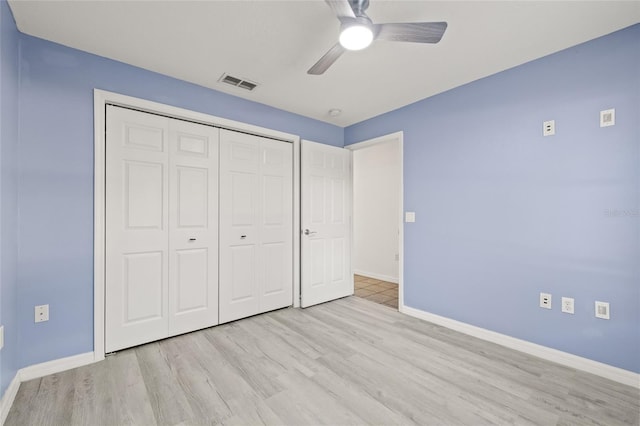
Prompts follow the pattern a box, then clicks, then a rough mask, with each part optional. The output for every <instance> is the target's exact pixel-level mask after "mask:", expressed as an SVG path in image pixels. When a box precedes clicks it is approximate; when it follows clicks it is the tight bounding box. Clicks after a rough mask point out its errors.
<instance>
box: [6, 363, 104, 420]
mask: <svg viewBox="0 0 640 426" xmlns="http://www.w3.org/2000/svg"><path fill="white" fill-rule="evenodd" d="M96 361H97V360H96V358H95V356H94V355H93V352H87V353H84V354H79V355H73V356H69V357H66V358H60V359H54V360H53V361H48V362H43V363H41V364H35V365H30V366H29V367H24V368H21V369H20V370H18V371H17V372H16V375H15V377H14V378H13V380H12V381H11V383H10V384H9V387H7V390H6V391H5V392H4V395H3V396H2V400H1V401H0V425H3V424H4V421H5V420H6V419H7V415H8V414H9V410H10V409H11V406H12V405H13V400H14V399H15V397H16V395H17V393H18V389H19V388H20V383H22V382H26V381H27V380H32V379H37V378H39V377H43V376H47V375H49V374H55V373H60V372H62V371H66V370H70V369H72V368H76V367H82V366H83V365H87V364H92V363H94V362H96Z"/></svg>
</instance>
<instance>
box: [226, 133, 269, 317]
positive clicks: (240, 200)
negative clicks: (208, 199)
mask: <svg viewBox="0 0 640 426" xmlns="http://www.w3.org/2000/svg"><path fill="white" fill-rule="evenodd" d="M259 177H260V143H259V139H257V138H256V137H255V136H252V135H246V134H243V133H237V132H232V131H228V130H221V131H220V323H224V322H229V321H233V320H236V319H239V318H244V317H248V316H251V315H255V314H257V313H259V312H260V304H259V303H260V300H259V297H260V296H259V293H260V291H259V289H260V287H261V283H260V280H261V274H260V271H259V270H258V265H259V263H260V262H261V253H260V251H259V242H260V240H261V236H260V234H259V231H260V227H259V207H260V193H259V192H260V191H259V189H260V188H259V186H258V183H259Z"/></svg>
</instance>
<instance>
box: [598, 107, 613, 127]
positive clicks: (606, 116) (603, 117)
mask: <svg viewBox="0 0 640 426" xmlns="http://www.w3.org/2000/svg"><path fill="white" fill-rule="evenodd" d="M615 124H616V110H615V109H605V110H604V111H600V127H609V126H615Z"/></svg>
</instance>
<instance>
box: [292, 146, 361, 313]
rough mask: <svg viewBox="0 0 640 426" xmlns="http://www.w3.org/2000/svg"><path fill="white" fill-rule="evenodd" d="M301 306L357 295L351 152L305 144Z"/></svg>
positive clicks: (303, 154)
mask: <svg viewBox="0 0 640 426" xmlns="http://www.w3.org/2000/svg"><path fill="white" fill-rule="evenodd" d="M301 149H302V162H301V165H300V167H301V175H302V176H301V177H302V178H301V184H300V186H301V201H302V212H301V216H302V218H301V224H302V229H303V233H302V240H301V257H302V260H301V264H302V265H301V275H302V280H301V281H302V284H301V296H302V298H301V305H302V307H303V308H306V307H308V306H312V305H316V304H318V303H323V302H327V301H329V300H334V299H338V298H340V297H345V296H349V295H352V294H353V274H352V273H351V191H352V188H351V152H350V151H349V150H347V149H344V148H337V147H335V146H329V145H323V144H319V143H314V142H309V141H302V146H301Z"/></svg>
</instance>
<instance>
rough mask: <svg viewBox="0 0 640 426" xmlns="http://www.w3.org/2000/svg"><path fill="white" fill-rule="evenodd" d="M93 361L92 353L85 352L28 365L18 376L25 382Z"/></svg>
mask: <svg viewBox="0 0 640 426" xmlns="http://www.w3.org/2000/svg"><path fill="white" fill-rule="evenodd" d="M94 361H95V360H94V356H93V352H86V353H83V354H79V355H73V356H68V357H66V358H60V359H54V360H53V361H48V362H43V363H41V364H35V365H30V366H29V367H25V368H21V369H20V370H19V371H18V374H19V375H20V381H21V382H26V381H27V380H31V379H37V378H38V377H43V376H47V375H49V374H55V373H60V372H61V371H65V370H71V369H72V368H76V367H82V366H83V365H87V364H92V363H93V362H94Z"/></svg>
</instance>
